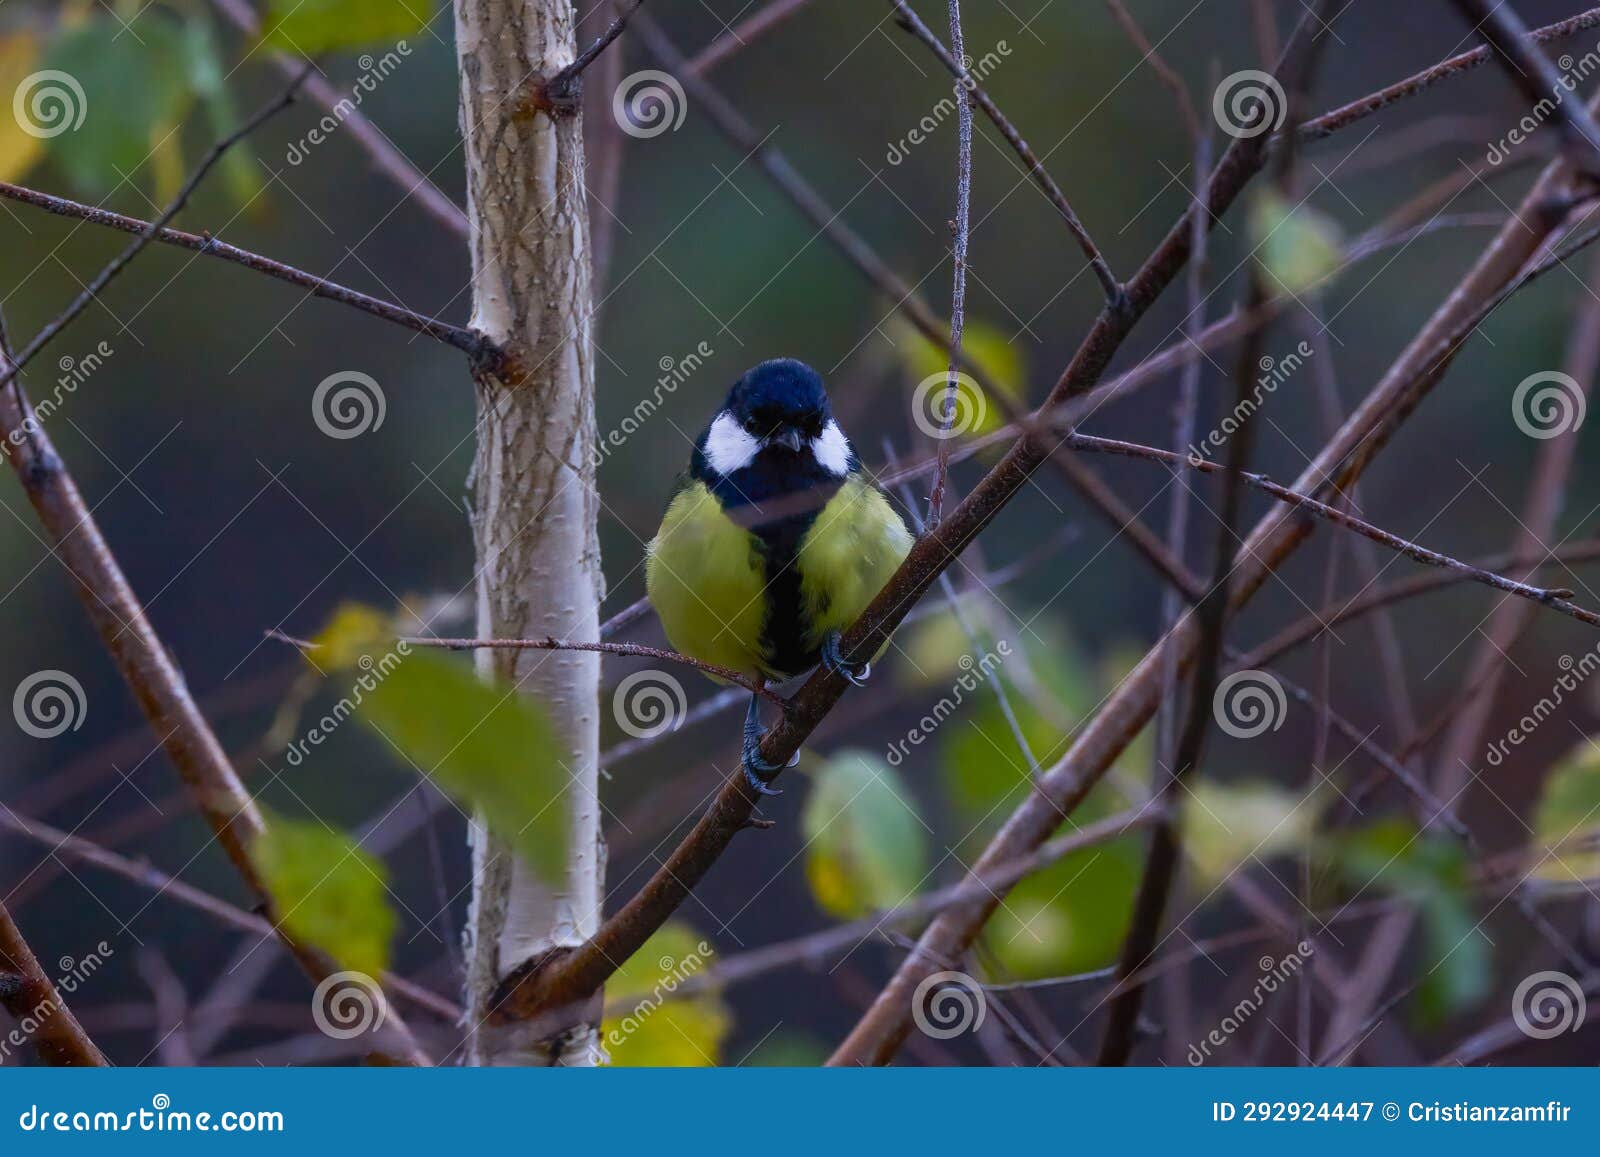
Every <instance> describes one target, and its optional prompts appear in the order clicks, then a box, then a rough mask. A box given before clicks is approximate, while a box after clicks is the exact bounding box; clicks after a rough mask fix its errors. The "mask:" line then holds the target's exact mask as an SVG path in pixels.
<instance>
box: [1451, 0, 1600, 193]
mask: <svg viewBox="0 0 1600 1157" xmlns="http://www.w3.org/2000/svg"><path fill="white" fill-rule="evenodd" d="M1455 4H1456V7H1457V8H1459V9H1461V14H1462V15H1463V16H1465V17H1466V19H1467V22H1468V23H1469V24H1471V25H1472V26H1473V28H1474V30H1475V31H1477V32H1478V33H1479V34H1480V35H1481V36H1482V37H1483V38H1484V40H1485V41H1487V42H1488V44H1489V47H1490V48H1492V49H1494V51H1495V55H1496V56H1498V57H1499V58H1500V61H1501V63H1503V64H1504V65H1505V72H1506V75H1507V76H1509V77H1510V78H1511V82H1512V83H1513V84H1515V85H1516V86H1517V87H1518V88H1520V89H1521V90H1522V92H1523V94H1524V95H1525V96H1526V97H1527V98H1528V99H1529V100H1530V101H1532V102H1533V105H1534V107H1535V108H1536V109H1543V108H1549V109H1550V112H1551V115H1552V116H1553V117H1554V118H1555V122H1556V127H1557V128H1558V129H1559V131H1560V133H1561V137H1562V141H1563V144H1564V146H1565V148H1566V151H1567V159H1568V161H1569V162H1571V164H1572V166H1573V168H1574V169H1575V170H1577V171H1578V172H1580V173H1587V174H1590V175H1593V174H1595V173H1597V172H1600V125H1596V124H1595V121H1594V118H1593V117H1592V116H1590V115H1589V113H1588V111H1587V110H1585V108H1584V107H1583V103H1582V102H1581V101H1568V100H1565V99H1563V98H1562V92H1563V90H1565V89H1566V87H1567V86H1566V85H1565V84H1563V83H1562V76H1561V74H1560V73H1558V72H1557V71H1556V68H1555V65H1553V64H1551V63H1550V58H1549V57H1548V56H1546V55H1545V54H1544V53H1543V52H1541V51H1539V49H1538V47H1537V45H1535V44H1534V42H1533V40H1532V39H1531V38H1530V36H1529V33H1528V26H1527V25H1526V24H1524V23H1523V22H1522V17H1520V16H1518V15H1517V10H1516V9H1515V8H1513V7H1512V6H1511V3H1510V0H1455Z"/></svg>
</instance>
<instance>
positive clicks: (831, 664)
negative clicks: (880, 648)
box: [822, 631, 872, 687]
mask: <svg viewBox="0 0 1600 1157" xmlns="http://www.w3.org/2000/svg"><path fill="white" fill-rule="evenodd" d="M822 665H823V666H824V667H826V668H827V669H828V670H830V671H832V672H833V673H834V674H836V675H839V676H842V677H843V678H844V679H845V681H846V682H848V683H849V684H850V685H851V686H853V687H865V686H866V685H867V676H868V675H871V674H872V663H871V661H870V660H869V661H868V662H865V663H847V662H845V659H844V656H843V655H841V654H840V653H839V632H838V631H833V632H831V633H830V634H829V635H828V637H827V638H826V639H824V640H822Z"/></svg>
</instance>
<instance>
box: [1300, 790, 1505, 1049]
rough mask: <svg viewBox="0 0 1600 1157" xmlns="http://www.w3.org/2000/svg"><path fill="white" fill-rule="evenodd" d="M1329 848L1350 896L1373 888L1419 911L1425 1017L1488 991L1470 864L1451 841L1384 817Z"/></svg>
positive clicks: (1437, 1017) (1436, 1017)
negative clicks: (1424, 953) (1424, 948)
mask: <svg viewBox="0 0 1600 1157" xmlns="http://www.w3.org/2000/svg"><path fill="white" fill-rule="evenodd" d="M1330 847H1331V851H1332V854H1333V858H1334V861H1335V863H1336V864H1337V865H1338V867H1339V869H1340V872H1341V875H1343V877H1344V879H1345V882H1346V883H1347V884H1348V885H1349V886H1350V887H1351V888H1353V889H1355V892H1356V894H1357V895H1360V894H1362V893H1363V892H1366V891H1368V890H1371V889H1376V890H1380V891H1384V892H1388V893H1389V894H1391V895H1394V896H1397V897H1400V898H1403V899H1405V900H1406V901H1408V902H1410V903H1412V904H1415V905H1416V906H1417V907H1418V909H1419V910H1420V912H1421V914H1422V923H1423V931H1424V939H1425V942H1426V946H1427V959H1426V960H1425V962H1424V978H1423V982H1422V986H1421V988H1420V989H1419V990H1418V993H1417V998H1418V1004H1419V1009H1420V1011H1421V1013H1422V1016H1423V1019H1424V1020H1425V1021H1426V1022H1428V1023H1438V1022H1439V1021H1441V1020H1443V1019H1444V1018H1445V1017H1446V1016H1449V1015H1450V1014H1452V1013H1454V1012H1457V1011H1459V1010H1461V1009H1463V1008H1466V1007H1469V1006H1470V1005H1472V1004H1474V1003H1476V1002H1477V1001H1479V1000H1481V999H1483V997H1484V996H1486V995H1487V994H1488V992H1489V987H1490V982H1491V980H1492V977H1491V975H1490V965H1491V961H1490V953H1489V945H1488V941H1487V940H1486V939H1485V938H1484V935H1483V933H1482V932H1480V931H1479V930H1478V920H1477V918H1476V915H1475V913H1474V911H1473V908H1472V904H1471V899H1470V893H1469V889H1468V883H1469V877H1470V864H1469V862H1468V859H1467V854H1466V851H1465V849H1464V848H1463V847H1462V846H1461V842H1460V841H1459V840H1457V839H1455V838H1454V837H1452V836H1447V835H1442V834H1440V835H1435V834H1431V833H1428V834H1420V835H1419V834H1418V832H1417V829H1416V828H1415V827H1414V826H1413V825H1412V824H1411V823H1410V822H1409V821H1407V820H1401V819H1388V820H1380V821H1379V822H1377V823H1374V824H1371V825H1369V826H1367V827H1365V828H1362V829H1360V830H1358V831H1355V832H1350V833H1348V834H1346V835H1343V836H1340V837H1339V838H1337V839H1336V840H1334V841H1332V843H1331V845H1330Z"/></svg>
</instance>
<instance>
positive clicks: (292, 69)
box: [211, 0, 468, 240]
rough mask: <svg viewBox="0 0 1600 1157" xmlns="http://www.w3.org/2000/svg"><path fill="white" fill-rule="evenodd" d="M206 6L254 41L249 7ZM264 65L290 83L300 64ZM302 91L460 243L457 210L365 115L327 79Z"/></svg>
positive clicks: (256, 27) (255, 26)
mask: <svg viewBox="0 0 1600 1157" xmlns="http://www.w3.org/2000/svg"><path fill="white" fill-rule="evenodd" d="M211 3H212V6H213V7H214V8H216V9H217V11H219V12H221V13H222V15H223V16H224V17H225V18H226V19H227V20H228V22H229V23H230V24H232V25H233V26H234V27H235V28H237V29H238V30H239V31H240V32H242V33H244V34H245V36H246V37H249V38H250V39H251V40H254V39H255V38H256V37H257V36H259V35H260V33H261V21H260V20H258V19H257V18H256V14H255V10H254V9H253V8H251V7H250V4H249V3H248V0H211ZM268 59H269V60H271V61H272V65H273V67H274V68H276V69H277V70H278V71H279V72H280V73H281V74H283V75H284V76H285V77H290V78H292V77H294V76H296V75H297V74H298V73H299V71H300V68H301V65H302V64H304V61H303V60H300V59H296V58H295V57H293V56H290V55H289V54H287V53H284V52H271V53H269V54H268ZM304 91H305V94H306V95H307V96H309V97H310V98H311V99H312V100H314V101H316V102H317V104H319V105H321V106H322V108H324V109H325V110H326V111H328V112H330V113H332V114H333V115H334V116H335V117H337V118H338V119H339V121H340V124H341V127H342V128H343V129H344V131H345V132H347V133H349V134H350V135H351V136H352V137H353V138H354V139H355V141H356V143H357V144H359V145H360V146H361V147H362V148H363V149H365V150H366V153H367V155H368V156H369V157H371V158H372V163H373V165H374V166H376V168H377V169H378V171H379V172H381V173H383V174H384V175H385V176H387V177H388V178H389V179H390V180H391V181H393V182H394V184H395V185H396V186H397V187H398V188H399V189H401V190H402V191H403V192H404V193H405V195H406V196H407V197H408V198H411V197H414V198H416V201H417V203H418V204H419V205H421V206H422V208H423V209H424V210H425V211H426V212H427V213H428V214H429V216H431V217H433V218H434V219H435V220H436V221H438V222H439V223H440V224H441V225H443V226H444V227H445V228H446V229H448V230H450V232H452V233H454V234H455V235H456V236H458V237H460V238H462V239H463V240H465V239H466V237H467V234H468V229H467V215H466V214H465V213H463V212H462V211H461V206H459V205H457V204H456V203H455V202H454V201H452V200H451V199H450V198H449V197H447V196H445V194H444V192H443V191H442V190H441V189H440V188H439V186H437V185H435V184H434V183H433V182H432V181H431V180H429V178H428V176H427V174H425V173H424V172H423V171H422V170H421V169H419V168H417V166H416V165H414V164H412V163H411V161H410V159H409V158H407V157H406V155H405V154H404V153H402V152H401V151H400V150H399V149H397V148H395V146H394V144H393V143H392V142H391V141H390V140H389V138H388V137H387V136H385V135H384V133H383V130H382V129H380V128H378V126H377V125H375V124H373V123H372V121H371V120H370V119H368V117H367V114H366V113H364V112H362V111H361V109H360V108H358V107H356V105H355V104H354V103H353V102H352V101H351V99H350V98H349V97H348V96H347V95H345V94H344V93H342V92H340V91H339V90H338V89H336V88H334V87H333V85H332V84H330V83H328V80H327V78H326V77H324V76H321V75H320V74H318V75H313V76H310V77H307V78H306V82H305V87H304Z"/></svg>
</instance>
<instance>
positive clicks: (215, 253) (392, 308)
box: [0, 181, 500, 365]
mask: <svg viewBox="0 0 1600 1157" xmlns="http://www.w3.org/2000/svg"><path fill="white" fill-rule="evenodd" d="M0 197H6V198H8V199H10V200H13V201H20V202H22V203H24V204H27V205H32V206H34V207H35V208H37V209H43V210H44V211H45V212H47V213H54V214H56V215H57V216H59V217H71V218H74V219H76V220H79V221H87V222H89V224H91V225H100V226H104V227H105V228H107V229H116V230H118V231H120V232H123V233H134V234H139V235H141V236H142V235H144V234H145V233H146V232H148V231H149V229H150V226H151V224H152V222H149V221H141V220H140V219H139V218H137V217H126V216H123V215H122V214H121V213H113V212H110V211H109V210H106V209H97V208H95V207H94V206H92V205H85V204H83V203H81V202H79V201H73V200H70V199H68V198H66V197H57V196H55V195H54V194H51V193H41V192H39V191H38V190H36V189H29V188H25V187H24V186H22V185H13V184H10V183H8V182H5V181H0ZM154 238H155V240H157V241H160V242H161V243H162V244H164V245H174V246H176V247H178V248H179V249H188V250H191V251H193V252H195V253H200V254H204V255H205V256H207V257H215V258H218V259H219V260H222V261H228V262H231V263H233V264H234V265H242V266H244V267H245V268H246V269H251V270H254V271H255V272H257V273H261V274H265V275H266V276H268V277H271V278H274V279H276V280H278V281H286V282H288V283H289V284H290V285H297V286H299V287H300V288H301V289H305V290H309V291H310V293H311V296H313V297H321V298H326V299H327V300H329V301H337V302H341V303H343V304H345V305H348V306H352V307H353V308H355V309H359V310H361V311H362V312H363V313H370V314H371V315H372V316H373V317H380V318H382V319H383V320H384V321H389V322H393V323H394V324H396V325H400V326H404V327H405V328H406V329H409V330H412V331H414V332H416V333H420V334H424V335H426V336H427V337H431V338H435V339H437V340H438V341H442V342H444V343H445V344H446V345H450V346H454V347H455V348H456V349H458V350H461V351H462V352H463V353H465V354H467V355H468V356H469V357H471V358H472V359H473V360H474V362H475V363H483V364H488V365H497V364H499V361H500V354H499V351H498V350H497V349H495V347H494V343H493V342H491V341H489V340H488V339H487V338H486V337H484V336H483V335H482V334H480V333H478V332H476V331H475V330H470V329H462V328H461V327H460V326H455V325H450V324H449V323H447V322H443V321H438V320H435V319H434V318H431V317H427V316H424V315H423V314H420V313H416V312H414V311H412V310H409V309H406V308H405V307H404V306H401V305H396V304H394V303H393V302H389V301H384V300H382V299H381V298H376V297H373V296H371V295H370V294H365V293H361V292H359V291H358V290H354V289H347V288H346V287H345V286H343V285H340V284H338V283H337V282H333V281H329V280H328V279H327V278H325V277H318V276H317V275H316V274H314V273H306V272H305V271H303V270H300V269H296V268H295V267H294V266H292V265H286V264H284V263H283V262H281V261H275V260H273V259H272V258H270V257H263V256H262V255H261V254H259V253H252V252H250V251H249V250H248V249H240V248H239V247H238V246H237V245H229V244H228V243H227V242H226V241H219V240H217V238H215V237H213V236H211V235H210V234H209V233H185V232H183V231H182V230H179V229H168V228H162V229H158V230H156V232H155V233H154Z"/></svg>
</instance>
